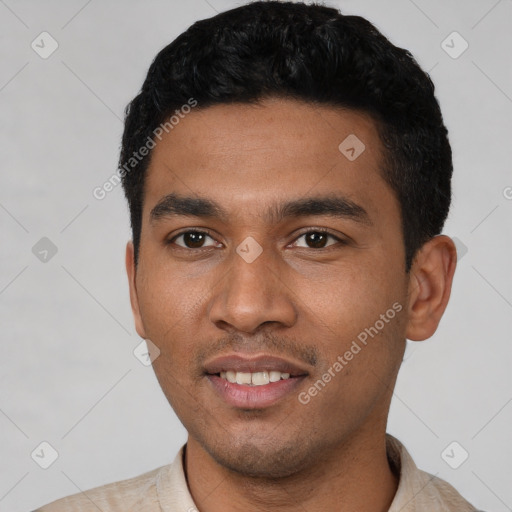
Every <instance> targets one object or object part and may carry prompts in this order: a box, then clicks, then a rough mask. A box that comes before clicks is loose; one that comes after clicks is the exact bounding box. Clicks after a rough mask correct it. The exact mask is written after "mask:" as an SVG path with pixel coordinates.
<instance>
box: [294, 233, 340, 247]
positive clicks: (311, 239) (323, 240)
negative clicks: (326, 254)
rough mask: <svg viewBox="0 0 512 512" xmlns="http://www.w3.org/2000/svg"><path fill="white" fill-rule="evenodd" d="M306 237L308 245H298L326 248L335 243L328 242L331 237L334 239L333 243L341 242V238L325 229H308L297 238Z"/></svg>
mask: <svg viewBox="0 0 512 512" xmlns="http://www.w3.org/2000/svg"><path fill="white" fill-rule="evenodd" d="M301 238H304V240H305V244H306V245H298V247H305V248H308V249H324V248H325V247H328V246H329V245H333V244H332V243H330V244H327V241H328V240H329V238H331V239H332V240H334V242H333V243H336V242H341V240H340V239H339V238H337V237H335V236H334V235H331V234H330V233H327V232H325V231H318V230H317V231H308V232H307V233H303V234H302V235H300V236H299V237H298V238H297V240H299V239H301Z"/></svg>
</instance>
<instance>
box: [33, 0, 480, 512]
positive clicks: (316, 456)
mask: <svg viewBox="0 0 512 512" xmlns="http://www.w3.org/2000/svg"><path fill="white" fill-rule="evenodd" d="M119 167H120V175H121V176H122V179H123V186H124V190H125V194H126V197H127V199H128V203H129V206H130V214H131V224H132V234H133V241H132V242H130V243H128V246H127V250H126V267H127V272H128V277H129V283H130V298H131V305H132V309H133V313H134V317H135V324H136V329H137V332H138V333H139V335H140V336H141V337H143V338H144V339H146V340H148V341H147V342H148V347H149V350H150V354H151V357H152V360H153V366H154V369H155V372H156V375H157V378H158V380H159V382H160V385H161V387H162V390H163V391H164V393H165V395H166V397H167V399H168V400H169V403H170V404H171V405H172V407H173V409H174V410H175V412H176V414H177V415H178V417H179V418H180V420H181V421H182V423H183V425H184V426H185V428H186V429H187V432H188V441H187V444H186V445H185V446H184V447H183V449H182V450H181V451H180V453H179V454H178V455H177V457H176V459H175V460H174V462H173V463H172V464H170V465H169V466H164V467H162V468H158V469H156V470H154V471H151V472H149V473H146V474H144V475H141V476H139V477H137V478H132V479H130V480H125V481H122V482H118V483H113V484H109V485H106V486H104V487H100V488H97V489H93V490H91V491H87V492H84V493H81V494H78V495H75V496H71V497H68V498H64V499H62V500H59V501H57V502H54V503H53V504H50V505H48V506H45V507H43V508H42V509H40V510H42V511H44V512H47V511H48V512H54V511H55V512H56V511H61V510H62V511H64V510H66V511H71V510H77V511H85V510H96V509H99V510H102V511H104V512H105V511H114V510H115V511H121V510H123V511H127V510H141V511H152V510H155V511H156V510H162V511H182V512H186V511H193V510H199V511H201V512H217V511H221V510H222V511H238V510H244V512H245V511H248V512H251V511H266V510H269V511H270V510H280V511H291V510H297V509H302V510H305V511H308V512H314V511H320V510H322V511H323V510H342V511H344V512H355V511H365V512H383V511H392V512H398V511H403V512H405V511H418V512H423V511H428V512H432V511H457V512H464V511H471V510H475V508H474V507H473V506H472V505H470V504H469V503H468V502H467V501H466V500H465V499H464V498H462V497H461V496H460V495H459V494H458V493H457V491H456V490H455V489H454V488H453V487H451V486H450V485H449V484H448V483H446V482H444V481H442V480H440V479H439V478H436V477H434V476H432V475H429V474H427V473H424V472H422V471H420V470H418V469H417V468H416V466H415V464H414V462H413V461H412V459H411V457H410V456H409V454H408V453H407V450H406V449H405V447H404V446H403V445H402V444H401V443H400V441H398V440H397V439H395V438H393V437H392V436H390V435H388V434H386V422H387V416H388V411H389V407H390V401H391V396H392V392H393V388H394V385H395V382H396V378H397V374H398V371H399V368H400V364H401V362H402V358H403V354H404V349H405V343H406V339H407V338H408V339H410V340H424V339H427V338H429V337H430V336H432V334H433V333H434V332H435V330H436V328H437V326H438V324H439V321H440V319H441V316H442V315H443V313H444V310H445V308H446V305H447V302H448V299H449V296H450V290H451V284H452V278H453V275H454V271H455V265H456V250H455V246H454V243H453V242H452V240H451V239H450V238H448V237H446V236H444V235H440V232H441V230H442V227H443V224H444V221H445V219H446V216H447V213H448V210H449V205H450V197H451V185H450V180H451V174H452V160H451V150H450V145H449V142H448V138H447V131H446V128H445V126H444V124H443V119H442V116H441V112H440V109H439V105H438V103H437V101H436V99H435V97H434V87H433V85H432V83H431V81H430V79H429V77H428V75H426V74H425V73H424V72H423V71H422V70H421V69H420V68H419V67H418V65H417V63H416V62H415V61H414V59H413V58H412V57H411V55H410V54H409V53H408V52H406V51H405V50H402V49H399V48H396V47H394V46H393V45H392V44H391V43H390V42H389V41H388V40H387V39H386V38H385V37H384V36H382V35H381V34H380V33H379V32H378V31H377V30H376V29H375V27H373V26H372V25H371V24H370V23H369V22H368V21H366V20H365V19H363V18H360V17H354V16H343V15H341V14H340V13H339V12H338V11H336V10H335V9H332V8H327V7H323V6H318V5H309V6H308V5H305V4H301V3H291V2H273V1H270V2H254V3H252V4H248V5H245V6H243V7H239V8H237V9H233V10H231V11H227V12H225V13H222V14H219V15H218V16H215V17H213V18H211V19H207V20H203V21H200V22H197V23H195V24H194V25H193V26H192V27H190V28H189V29H188V30H187V31H186V32H185V33H183V34H182V35H180V36H179V37H178V38H177V39H176V40H175V41H174V42H173V43H171V44H170V45H169V46H167V47H166V48H164V49H163V50H162V51H161V52H160V53H159V54H158V55H157V57H156V59H155V60H154V62H153V63H152V65H151V67H150V69H149V72H148V75H147V78H146V80H145V82H144V85H143V87H142V90H141V92H140V93H139V94H138V95H137V96H136V98H135V99H134V100H133V101H132V102H131V103H130V105H129V108H128V109H127V116H126V123H125V131H124V136H123V142H122V150H121V158H120V166H119ZM148 434H149V433H148Z"/></svg>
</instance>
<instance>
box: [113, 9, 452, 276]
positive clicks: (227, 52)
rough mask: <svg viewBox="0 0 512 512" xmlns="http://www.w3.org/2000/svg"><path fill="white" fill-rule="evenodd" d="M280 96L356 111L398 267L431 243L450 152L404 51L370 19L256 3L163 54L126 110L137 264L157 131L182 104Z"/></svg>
mask: <svg viewBox="0 0 512 512" xmlns="http://www.w3.org/2000/svg"><path fill="white" fill-rule="evenodd" d="M268 97H282V98H289V99H296V100H299V101H305V102H310V103H314V104H319V105H327V106H333V107H345V108H350V109H354V110H357V111H361V112H364V113H366V114H368V115H370V116H371V118H372V119H373V120H374V122H375V123H376V126H377V129H378V133H379V137H380V139H381V142H382V145H383V148H384V157H383V160H384V161H383V165H382V174H383V177H384V179H385V180H386V182H387V183H388V184H389V185H390V187H391V188H392V190H393V191H394V193H395V194H396V196H397V198H398V200H399V203H400V210H401V219H402V230H403V237H404V244H405V255H406V261H405V267H406V270H407V271H409V270H410V267H411V264H412V261H413V259H414V256H415V254H416V252H417V250H418V249H419V248H420V247H421V246H422V245H423V244H424V243H425V242H426V241H428V240H429V239H431V238H432V237H433V236H435V235H437V234H439V233H440V232H441V230H442V228H443V225H444V222H445V220H446V217H447V215H448V211H449V208H450V201H451V176H452V171H453V166H452V153H451V148H450V144H449V141H448V132H447V129H446V127H445V125H444V123H443V118H442V114H441V110H440V107H439V104H438V102H437V100H436V98H435V96H434V85H433V83H432V81H431V79H430V77H429V76H428V74H426V73H425V72H424V71H423V70H422V69H421V68H420V67H419V65H418V64H417V62H416V60H415V59H414V58H413V56H412V55H411V54H410V52H409V51H407V50H404V49H402V48H398V47H396V46H394V45H393V44H392V43H391V42H390V41H389V40H388V39H386V37H384V36H383V35H382V34H381V33H380V32H379V31H378V30H377V29H376V28H375V27H374V26H373V25H372V24H371V23H370V22H369V21H368V20H366V19H364V18H362V17H360V16H346V15H343V14H341V13H340V12H339V11H338V10H337V9H334V8H330V7H325V6H323V5H318V4H309V5H306V4H303V3H295V2H281V1H273V0H272V1H256V2H252V3H249V4H247V5H244V6H242V7H237V8H235V9H231V10H229V11H226V12H222V13H220V14H218V15H216V16H213V17H211V18H208V19H205V20H201V21H198V22H196V23H194V24H193V25H192V26H191V27H190V28H188V29H187V30H186V31H185V32H184V33H182V34H181V35H179V36H178V37H177V38H176V39H175V40H174V41H173V42H172V43H170V44H169V45H168V46H166V47H165V48H163V49H162V50H161V51H160V52H159V53H158V55H157V56H156V57H155V59H154V60H153V62H152V64H151V66H150V68H149V71H148V74H147V77H146V79H145V81H144V83H143V86H142V88H141V90H140V92H139V94H137V96H136V97H135V98H134V99H133V100H132V101H131V102H130V103H129V104H128V106H127V107H126V111H125V128H124V133H123V138H122V148H121V154H120V159H119V168H120V169H124V170H122V172H121V177H122V184H123V188H124V192H125V195H126V198H127V200H128V205H129V209H130V218H131V227H132V235H133V243H134V248H135V263H137V261H138V254H139V246H140V235H141V229H142V207H143V200H144V182H145V176H146V173H147V168H148V164H149V161H150V158H151V151H149V152H148V154H147V155H146V156H144V157H143V158H139V159H138V160H137V165H136V166H133V165H132V167H134V168H133V169H131V170H129V172H127V170H128V167H127V165H126V164H127V162H128V161H129V160H130V158H132V159H133V154H135V153H137V152H138V150H139V149H140V148H141V147H142V146H143V145H144V144H145V141H146V140H151V137H152V136H153V135H154V130H155V127H157V126H159V125H161V124H162V123H163V122H164V120H165V119H166V118H167V117H168V116H169V115H172V113H173V112H174V111H175V110H176V109H180V108H181V107H182V106H183V105H186V104H188V103H190V100H191V98H193V99H194V101H195V102H197V104H198V105H199V106H198V107H196V108H201V109H204V108H207V107H209V106H212V105H216V104H227V103H257V102H258V101H261V100H262V99H265V98H268Z"/></svg>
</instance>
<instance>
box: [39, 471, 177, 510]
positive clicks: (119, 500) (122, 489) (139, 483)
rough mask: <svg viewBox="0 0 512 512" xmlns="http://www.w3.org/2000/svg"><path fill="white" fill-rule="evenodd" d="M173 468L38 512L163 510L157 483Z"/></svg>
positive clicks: (85, 493) (97, 489)
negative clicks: (160, 477)
mask: <svg viewBox="0 0 512 512" xmlns="http://www.w3.org/2000/svg"><path fill="white" fill-rule="evenodd" d="M169 467H170V465H168V466H162V467H159V468H157V469H154V470H152V471H148V472H147V473H143V474H141V475H139V476H136V477H134V478H129V479H126V480H121V481H119V482H113V483H110V484H107V485H103V486H101V487H95V488H94V489H90V490H87V491H83V492H80V493H77V494H73V495H71V496H67V497H66V498H62V499H59V500H57V501H54V502H52V503H49V504H48V505H45V506H43V507H41V508H38V509H37V510H35V511H34V512H71V511H73V512H86V511H87V512H89V511H91V510H98V509H99V510H102V512H111V511H112V512H113V511H118V510H123V511H129V510H131V509H132V508H133V507H139V510H142V509H141V508H140V507H141V506H142V505H143V506H144V507H145V508H144V509H143V510H148V511H149V510H152V509H151V508H150V507H151V505H153V506H154V507H155V510H160V507H159V504H158V493H157V480H158V477H159V475H160V474H161V473H162V472H166V471H167V470H168V469H169Z"/></svg>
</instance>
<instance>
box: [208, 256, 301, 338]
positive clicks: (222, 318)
mask: <svg viewBox="0 0 512 512" xmlns="http://www.w3.org/2000/svg"><path fill="white" fill-rule="evenodd" d="M226 265H227V266H228V270H227V273H226V275H225V276H224V277H223V279H221V280H220V282H219V283H218V287H217V289H216V290H215V291H214V296H213V303H212V305H211V308H210V321H211V322H213V323H214V324H215V325H216V326H217V327H219V328H221V329H225V330H226V329H235V330H237V331H239V332H244V333H254V332H255V331H257V330H258V328H259V327H260V326H261V325H262V324H268V323H275V324H276V325H277V324H279V326H280V327H291V326H292V325H293V324H294V323H295V322H296V319H297V312H296V308H295V306H294V301H293V292H292V290H291V288H290V286H289V285H288V284H287V283H286V273H285V272H283V271H282V269H279V262H278V261H276V258H274V257H273V255H272V254H271V253H270V251H269V250H263V252H262V253H261V254H260V255H259V256H258V257H257V258H256V259H254V260H253V261H251V260H250V259H244V258H243V257H241V256H240V255H239V254H238V253H237V252H235V251H233V254H232V255H231V257H230V259H229V261H226Z"/></svg>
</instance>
